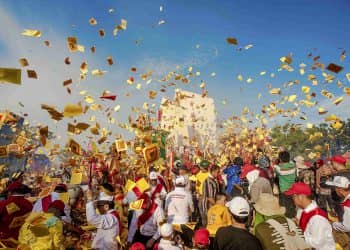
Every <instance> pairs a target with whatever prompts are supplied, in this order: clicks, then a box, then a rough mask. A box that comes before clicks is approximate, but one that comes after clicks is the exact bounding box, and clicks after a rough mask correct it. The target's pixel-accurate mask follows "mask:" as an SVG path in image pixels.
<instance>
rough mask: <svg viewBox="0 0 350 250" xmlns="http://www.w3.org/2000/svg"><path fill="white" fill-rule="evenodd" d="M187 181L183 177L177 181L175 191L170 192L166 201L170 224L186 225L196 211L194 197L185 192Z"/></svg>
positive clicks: (179, 177)
mask: <svg viewBox="0 0 350 250" xmlns="http://www.w3.org/2000/svg"><path fill="white" fill-rule="evenodd" d="M185 186H186V180H185V178H184V177H183V176H178V177H177V178H176V179H175V190H174V191H172V192H170V193H169V194H168V195H167V197H166V201H165V211H166V213H167V215H168V223H170V224H180V225H181V224H186V223H188V222H189V218H190V215H191V213H192V212H193V211H194V207H193V201H192V196H191V194H190V193H189V192H187V191H186V190H185Z"/></svg>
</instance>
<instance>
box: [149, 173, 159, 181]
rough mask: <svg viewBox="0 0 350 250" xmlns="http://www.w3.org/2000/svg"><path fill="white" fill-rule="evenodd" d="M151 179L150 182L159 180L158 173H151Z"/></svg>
mask: <svg viewBox="0 0 350 250" xmlns="http://www.w3.org/2000/svg"><path fill="white" fill-rule="evenodd" d="M149 179H150V180H157V179H158V174H157V172H154V171H152V172H151V173H149Z"/></svg>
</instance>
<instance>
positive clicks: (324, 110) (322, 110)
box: [318, 107, 328, 115]
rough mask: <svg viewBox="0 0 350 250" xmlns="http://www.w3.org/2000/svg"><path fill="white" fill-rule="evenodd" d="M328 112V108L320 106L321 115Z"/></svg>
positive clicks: (319, 112)
mask: <svg viewBox="0 0 350 250" xmlns="http://www.w3.org/2000/svg"><path fill="white" fill-rule="evenodd" d="M327 112H328V111H327V110H326V109H324V108H322V107H320V108H318V114H319V115H324V114H327Z"/></svg>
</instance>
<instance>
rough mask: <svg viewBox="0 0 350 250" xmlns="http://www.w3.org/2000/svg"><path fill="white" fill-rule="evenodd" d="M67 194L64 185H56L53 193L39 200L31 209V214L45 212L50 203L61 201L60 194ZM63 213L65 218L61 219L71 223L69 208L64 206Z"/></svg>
mask: <svg viewBox="0 0 350 250" xmlns="http://www.w3.org/2000/svg"><path fill="white" fill-rule="evenodd" d="M67 192H68V188H67V185H66V184H63V183H61V184H58V185H56V187H55V189H54V191H53V192H52V193H51V194H49V195H47V196H45V197H43V198H41V199H38V200H37V201H36V202H35V204H34V207H33V212H47V209H48V208H49V205H50V204H51V202H53V201H55V200H61V199H62V198H61V194H62V193H67ZM64 212H65V216H64V218H62V220H63V221H65V222H71V221H72V219H71V217H70V207H69V206H68V205H65V207H64Z"/></svg>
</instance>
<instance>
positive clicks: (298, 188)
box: [284, 182, 311, 195]
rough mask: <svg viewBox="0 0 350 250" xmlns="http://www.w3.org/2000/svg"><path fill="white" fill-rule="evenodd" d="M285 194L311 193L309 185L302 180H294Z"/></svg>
mask: <svg viewBox="0 0 350 250" xmlns="http://www.w3.org/2000/svg"><path fill="white" fill-rule="evenodd" d="M284 194H285V195H294V194H304V195H311V189H310V187H309V185H307V184H305V183H304V182H296V183H294V184H293V185H292V186H291V187H290V188H289V189H288V190H287V191H286V192H284Z"/></svg>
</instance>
